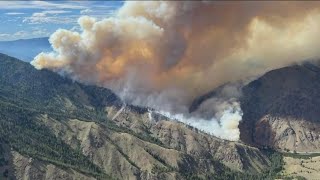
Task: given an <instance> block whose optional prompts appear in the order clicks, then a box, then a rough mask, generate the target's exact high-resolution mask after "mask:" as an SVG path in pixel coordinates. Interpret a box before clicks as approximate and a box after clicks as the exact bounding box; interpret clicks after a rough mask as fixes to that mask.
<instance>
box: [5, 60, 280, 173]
mask: <svg viewBox="0 0 320 180" xmlns="http://www.w3.org/2000/svg"><path fill="white" fill-rule="evenodd" d="M0 84H1V86H0V142H1V151H0V152H1V153H0V172H1V173H2V174H0V176H1V175H2V177H4V178H5V179H7V178H9V179H10V178H11V179H12V178H13V179H14V178H16V179H35V178H36V179H111V178H113V179H188V178H191V179H194V178H204V179H219V178H220V179H225V178H229V179H230V178H236V177H238V178H246V179H248V178H249V179H250V178H258V177H260V178H262V177H264V178H266V177H270V176H272V177H273V176H275V173H276V172H277V171H279V170H280V169H279V168H281V157H280V156H279V155H278V154H277V153H272V152H271V151H261V150H259V149H258V148H254V147H250V146H247V145H244V144H242V143H238V142H229V141H224V140H221V139H218V138H216V137H213V136H210V135H208V134H205V133H203V132H201V131H199V130H197V129H194V128H192V127H189V126H187V125H185V124H182V123H179V122H176V121H170V120H168V119H167V118H166V117H164V116H161V115H159V114H157V113H155V112H152V111H151V110H149V109H147V108H141V107H135V106H131V105H125V104H123V103H122V102H121V100H120V99H119V98H118V97H117V96H116V95H115V94H113V93H112V92H111V91H110V90H108V89H104V88H99V87H95V86H87V85H83V84H80V83H77V82H73V81H72V80H69V79H66V78H63V77H61V76H59V75H57V74H55V73H52V72H50V71H47V70H42V71H37V70H35V69H34V68H33V67H32V66H31V65H29V64H27V63H24V62H21V61H19V60H17V59H14V58H11V57H9V56H6V55H3V54H1V55H0ZM258 172H259V173H260V174H257V173H258ZM263 172H265V173H263ZM22 177H23V178H22Z"/></svg>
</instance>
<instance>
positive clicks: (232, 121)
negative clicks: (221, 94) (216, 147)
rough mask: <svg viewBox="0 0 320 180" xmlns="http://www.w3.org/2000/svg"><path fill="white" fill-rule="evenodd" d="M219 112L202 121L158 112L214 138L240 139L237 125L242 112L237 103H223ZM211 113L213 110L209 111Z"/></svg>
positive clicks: (184, 115)
mask: <svg viewBox="0 0 320 180" xmlns="http://www.w3.org/2000/svg"><path fill="white" fill-rule="evenodd" d="M220 108H221V111H219V112H217V113H216V114H215V116H213V117H211V118H209V119H203V118H202V117H199V116H198V117H197V116H187V115H186V114H172V113H169V112H164V111H160V112H159V113H160V114H163V115H165V116H167V117H169V118H171V119H175V120H178V121H180V122H183V123H185V124H188V125H190V126H193V127H196V128H197V129H199V130H202V131H204V132H206V133H208V134H211V135H214V136H216V137H219V138H222V139H226V140H230V141H237V140H239V137H240V130H239V128H238V125H239V123H240V121H241V120H242V111H241V108H240V105H239V103H238V102H236V101H234V102H224V103H222V106H221V107H220ZM211 112H213V109H212V110H211Z"/></svg>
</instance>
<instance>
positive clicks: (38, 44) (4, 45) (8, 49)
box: [0, 37, 52, 62]
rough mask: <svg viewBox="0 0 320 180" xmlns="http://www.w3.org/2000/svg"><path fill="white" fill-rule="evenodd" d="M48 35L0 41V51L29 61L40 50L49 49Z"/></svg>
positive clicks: (45, 50)
mask: <svg viewBox="0 0 320 180" xmlns="http://www.w3.org/2000/svg"><path fill="white" fill-rule="evenodd" d="M51 50H52V49H51V45H50V43H49V38H48V37H43V38H34V39H20V40H15V41H0V53H4V54H7V55H9V56H12V57H15V58H18V59H21V60H23V61H26V62H30V61H32V60H33V58H34V57H35V56H36V55H38V54H39V53H41V52H48V51H51Z"/></svg>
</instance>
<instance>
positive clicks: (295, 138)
mask: <svg viewBox="0 0 320 180" xmlns="http://www.w3.org/2000/svg"><path fill="white" fill-rule="evenodd" d="M319 107H320V69H319V68H318V67H317V66H315V65H312V64H310V63H306V64H304V65H295V66H291V67H285V68H281V69H277V70H273V71H270V72H268V73H266V74H265V75H264V76H262V77H260V78H259V79H257V80H255V81H253V82H251V83H250V84H248V85H247V86H246V87H244V88H243V97H242V99H241V108H242V110H243V112H244V115H243V121H242V123H241V124H240V128H241V139H242V140H244V141H246V142H249V143H253V144H256V145H262V146H271V147H275V148H278V149H282V150H286V151H288V150H290V151H298V152H319V151H320V134H319V132H320V110H319Z"/></svg>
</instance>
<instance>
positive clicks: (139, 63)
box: [32, 1, 320, 140]
mask: <svg viewBox="0 0 320 180" xmlns="http://www.w3.org/2000/svg"><path fill="white" fill-rule="evenodd" d="M319 7H320V2H285V1H280V2H275V1H270V2H252V1H250V2H241V1H238V2H231V1H226V2H222V1H216V2H173V1H170V2H169V1H168V2H158V1H157V2H133V1H130V2H126V3H125V4H124V5H123V7H121V8H120V9H119V11H118V12H117V13H116V14H115V15H114V17H111V18H107V19H104V20H101V21H96V20H95V19H94V18H90V17H87V16H84V17H81V18H80V19H79V24H80V26H81V28H82V32H81V33H78V32H72V31H68V30H61V29H60V30H57V31H56V32H55V33H54V34H53V35H52V36H51V37H50V42H51V44H52V46H53V48H54V52H52V53H41V54H39V55H38V56H37V57H36V58H35V59H34V61H32V64H33V65H34V66H35V67H36V68H37V69H42V68H48V69H51V70H54V71H56V72H59V73H61V74H64V75H67V76H69V77H72V78H73V79H75V80H78V81H81V82H86V83H90V84H96V85H99V86H104V87H107V88H110V89H112V90H114V91H115V92H116V93H117V94H118V95H120V96H121V97H122V98H123V99H124V100H125V101H126V102H128V103H132V104H137V105H143V106H150V107H153V108H155V109H157V110H159V111H164V112H169V113H170V115H173V116H174V115H179V114H180V115H182V116H183V117H181V121H188V122H190V123H192V124H193V125H195V126H198V127H202V126H203V127H208V128H210V129H207V131H209V132H212V133H213V134H215V135H217V136H220V137H222V138H225V139H230V140H237V139H238V135H239V130H238V129H237V124H238V123H239V121H240V120H241V114H242V112H241V109H240V107H239V105H238V104H237V102H236V101H237V100H236V99H232V98H230V99H228V100H227V101H222V102H221V103H222V104H229V106H223V107H224V108H216V109H218V111H215V113H213V114H212V117H206V118H205V117H201V116H200V115H199V114H201V113H198V114H196V115H190V114H188V113H187V112H188V111H187V109H188V106H189V105H190V103H191V102H192V100H193V99H194V98H196V97H198V96H199V95H202V94H203V93H206V92H208V91H210V90H212V89H214V88H216V87H218V86H219V85H222V84H224V83H226V82H233V81H237V80H240V79H246V78H248V77H252V76H258V75H261V74H262V73H264V72H266V71H268V70H271V69H275V68H279V67H283V66H286V65H289V64H292V63H297V62H299V61H301V60H305V59H310V58H312V59H315V58H318V57H319V55H320V51H319V47H320V40H319V39H318V35H319V34H320V33H319V32H320V13H319V11H318V9H319ZM218 102H219V101H218ZM207 104H209V105H208V107H206V108H204V109H209V110H210V108H211V105H210V103H207ZM214 104H216V103H214ZM215 106H217V105H215ZM221 113H222V114H221ZM199 116H200V117H199ZM201 119H202V120H201ZM216 119H218V121H216ZM205 120H212V121H214V122H212V121H209V122H208V121H205ZM206 123H211V124H212V125H209V126H206V125H205V124H206ZM211 127H212V128H211ZM226 129H227V130H226ZM228 129H230V131H228ZM226 132H227V133H226ZM230 132H233V133H230Z"/></svg>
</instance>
